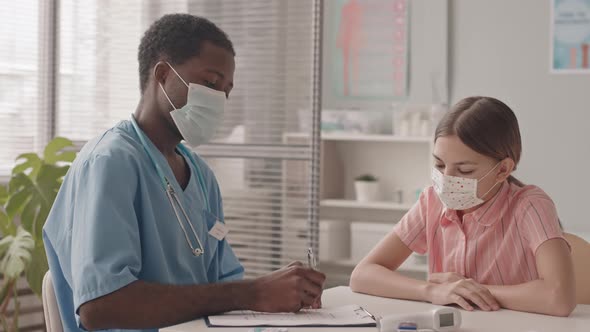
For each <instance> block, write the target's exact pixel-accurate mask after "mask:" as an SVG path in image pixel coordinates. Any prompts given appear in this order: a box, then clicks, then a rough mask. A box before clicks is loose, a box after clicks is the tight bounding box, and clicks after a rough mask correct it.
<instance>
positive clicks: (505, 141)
mask: <svg viewBox="0 0 590 332" xmlns="http://www.w3.org/2000/svg"><path fill="white" fill-rule="evenodd" d="M452 135H457V137H459V139H460V140H461V141H462V142H463V144H465V145H467V146H468V147H469V148H471V149H472V150H474V151H476V152H478V153H480V154H483V155H485V156H488V157H490V158H493V159H496V160H498V161H500V160H503V159H505V158H510V159H512V160H514V165H515V166H514V169H516V165H517V164H518V162H519V161H520V155H521V153H522V142H521V139H520V130H519V129H518V120H517V119H516V116H515V115H514V112H512V110H511V109H510V107H508V106H507V105H506V104H504V103H503V102H501V101H499V100H498V99H495V98H491V97H468V98H465V99H463V100H461V101H459V102H458V103H456V104H455V105H454V106H453V107H452V108H451V109H450V110H449V111H448V112H447V113H446V114H445V115H444V116H443V118H442V119H441V120H440V122H439V124H438V126H437V127H436V131H435V135H434V141H435V142H436V140H437V139H438V138H439V137H443V136H452ZM508 181H509V182H511V183H514V184H516V185H518V186H521V187H522V186H524V184H523V183H522V182H520V181H519V180H517V179H516V178H515V177H513V176H510V177H509V178H508Z"/></svg>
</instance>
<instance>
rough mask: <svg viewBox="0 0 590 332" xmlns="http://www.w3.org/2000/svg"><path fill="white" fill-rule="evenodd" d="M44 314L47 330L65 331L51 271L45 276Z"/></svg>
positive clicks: (50, 331)
mask: <svg viewBox="0 0 590 332" xmlns="http://www.w3.org/2000/svg"><path fill="white" fill-rule="evenodd" d="M42 294H43V315H44V316H45V327H46V328H47V332H63V326H62V324H61V317H60V316H59V307H58V306H57V299H56V297H55V290H54V289H53V282H52V280H51V273H49V271H47V273H45V276H44V277H43V289H42Z"/></svg>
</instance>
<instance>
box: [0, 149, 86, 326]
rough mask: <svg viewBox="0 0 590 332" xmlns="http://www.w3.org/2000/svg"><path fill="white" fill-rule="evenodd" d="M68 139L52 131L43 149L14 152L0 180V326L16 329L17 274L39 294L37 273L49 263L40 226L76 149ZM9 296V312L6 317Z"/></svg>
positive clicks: (40, 272)
mask: <svg viewBox="0 0 590 332" xmlns="http://www.w3.org/2000/svg"><path fill="white" fill-rule="evenodd" d="M72 146H73V144H72V142H71V141H70V140H68V139H65V138H62V137H57V138H55V139H53V140H52V141H51V142H49V144H47V146H46V147H45V150H44V152H43V156H39V155H37V154H36V153H26V154H23V155H20V156H18V157H17V162H18V164H17V165H16V166H15V167H14V169H13V170H12V175H11V178H10V181H9V182H8V186H4V185H0V275H2V277H3V278H2V285H1V288H0V322H1V324H2V327H3V330H4V331H17V330H18V310H19V301H18V293H17V289H16V288H17V287H16V282H17V280H18V278H20V277H21V276H22V275H23V274H24V275H25V277H26V279H27V282H28V284H29V287H31V289H32V290H33V292H34V293H35V294H37V296H39V297H41V285H42V282H43V276H44V275H45V272H47V270H48V269H49V267H48V264H47V256H46V255H45V247H44V245H43V236H42V230H43V225H44V224H45V220H46V219H47V216H48V215H49V211H50V210H51V207H52V205H53V202H54V200H55V197H56V196H57V192H58V191H59V188H60V186H61V183H62V181H63V177H64V175H65V174H66V173H67V171H68V169H69V167H70V164H71V162H72V161H73V160H74V158H75V157H76V153H75V152H74V151H71V150H70V149H68V148H70V147H72ZM11 301H13V303H14V306H13V307H14V315H12V322H11V317H8V314H7V308H8V304H9V303H10V302H11Z"/></svg>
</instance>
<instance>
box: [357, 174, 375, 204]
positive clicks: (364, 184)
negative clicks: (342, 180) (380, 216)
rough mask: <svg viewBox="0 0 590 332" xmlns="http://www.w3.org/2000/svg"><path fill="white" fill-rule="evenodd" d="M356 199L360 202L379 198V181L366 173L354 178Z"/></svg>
mask: <svg viewBox="0 0 590 332" xmlns="http://www.w3.org/2000/svg"><path fill="white" fill-rule="evenodd" d="M354 190H355V192H356V200H357V201H359V202H374V201H377V200H379V181H378V179H377V178H376V177H375V176H373V175H371V174H365V175H361V176H358V177H356V179H354Z"/></svg>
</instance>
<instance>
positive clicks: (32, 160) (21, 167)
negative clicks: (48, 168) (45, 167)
mask: <svg viewBox="0 0 590 332" xmlns="http://www.w3.org/2000/svg"><path fill="white" fill-rule="evenodd" d="M16 160H17V161H19V160H24V161H23V162H21V163H20V164H17V165H16V166H14V168H13V169H12V174H13V175H14V174H18V173H23V172H25V171H27V170H29V169H30V170H31V171H30V173H29V175H31V177H32V178H35V176H36V175H37V173H38V172H39V168H40V167H41V164H43V161H42V160H41V158H39V156H38V155H37V154H36V153H25V154H21V155H19V156H18V157H16Z"/></svg>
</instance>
